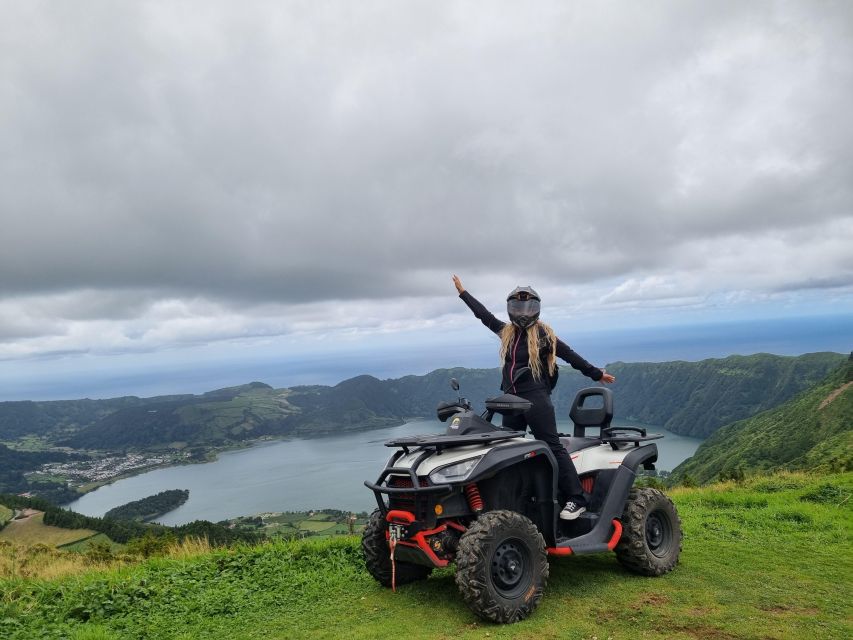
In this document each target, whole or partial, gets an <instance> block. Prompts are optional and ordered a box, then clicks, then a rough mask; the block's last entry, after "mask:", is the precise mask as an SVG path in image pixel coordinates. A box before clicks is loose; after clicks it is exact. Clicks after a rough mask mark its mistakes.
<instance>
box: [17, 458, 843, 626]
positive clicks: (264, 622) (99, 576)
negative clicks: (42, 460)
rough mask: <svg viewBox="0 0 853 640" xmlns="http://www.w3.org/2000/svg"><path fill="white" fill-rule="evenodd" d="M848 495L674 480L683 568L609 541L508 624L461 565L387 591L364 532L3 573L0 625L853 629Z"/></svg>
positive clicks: (801, 480) (823, 484)
mask: <svg viewBox="0 0 853 640" xmlns="http://www.w3.org/2000/svg"><path fill="white" fill-rule="evenodd" d="M851 493H853V473H847V474H840V475H833V476H823V477H819V476H815V477H812V476H806V475H790V474H786V475H779V476H774V477H771V478H760V479H757V480H753V481H750V482H747V483H746V484H744V485H742V486H737V485H733V484H731V483H729V484H723V485H713V486H710V487H705V488H701V489H678V490H674V491H673V492H672V496H673V499H674V500H675V502H676V504H677V506H678V509H679V512H680V514H681V517H682V520H683V527H684V533H685V538H684V551H683V553H682V557H681V563H680V565H679V566H678V567H677V568H676V569H675V571H673V572H672V573H670V574H667V575H666V576H663V577H660V578H645V577H640V576H636V575H633V574H630V573H628V572H626V571H625V570H623V569H622V568H621V567H620V565H619V564H618V563H617V562H616V559H615V557H614V555H613V554H603V555H597V556H586V557H569V558H563V559H554V560H552V562H551V578H550V580H549V584H548V588H547V589H546V595H545V598H544V599H543V601H542V604H541V606H540V607H539V609H538V610H537V611H536V612H535V613H534V614H533V616H532V617H531V618H529V619H528V620H525V621H523V622H521V623H518V624H516V625H511V626H498V625H492V624H487V623H483V622H481V621H479V620H478V619H477V618H475V617H474V616H473V614H471V613H470V612H469V611H468V609H467V608H466V607H465V605H464V604H463V602H462V600H461V598H460V597H459V595H458V593H457V590H456V586H455V584H454V579H453V573H452V571H451V570H442V571H437V572H435V574H434V575H433V576H432V577H431V578H430V579H429V580H426V581H424V582H421V583H416V584H412V585H408V586H405V587H402V588H400V589H399V590H398V592H397V593H396V594H395V593H391V592H390V591H389V590H387V589H383V588H382V587H380V586H379V585H378V584H376V583H375V582H374V581H373V580H372V579H371V578H370V577H369V576H368V575H367V573H366V572H365V570H364V568H363V566H362V560H361V553H360V549H359V541H358V538H355V537H338V538H332V539H326V540H308V541H304V542H270V543H267V544H264V545H261V546H258V547H254V548H240V549H234V550H223V551H217V552H214V553H211V554H207V555H203V556H198V557H194V558H190V559H184V560H173V559H155V560H150V561H147V562H145V563H142V564H139V565H135V566H130V567H126V568H124V569H120V570H117V571H111V572H106V573H97V572H95V573H88V574H83V575H79V576H76V577H73V578H65V579H58V580H55V581H34V580H24V579H13V580H6V581H0V637H4V638H7V637H8V638H10V640H11V639H13V638H14V639H17V638H32V637H40V638H41V637H44V638H62V637H69V638H78V639H82V638H101V639H104V640H106V639H118V638H121V639H125V638H130V639H133V638H146V639H147V638H176V639H177V638H182V639H190V638H202V637H203V638H223V639H224V638H229V639H231V638H234V639H249V638H252V639H254V638H264V639H273V638H281V639H285V638H287V639H291V638H329V639H332V638H340V637H341V636H346V637H347V638H352V639H353V640H357V639H365V640H367V639H371V640H372V639H374V638H400V637H402V636H404V637H406V638H411V639H414V640H416V639H420V638H424V639H426V638H429V639H434V638H439V639H441V638H448V639H449V638H454V639H455V638H462V639H473V638H478V639H479V638H486V637H488V638H496V639H498V638H505V639H509V638H513V639H516V638H518V639H530V640H533V639H536V640H539V639H543V638H553V639H558V638H559V639H566V640H591V639H592V638H599V639H600V640H604V639H605V638H612V639H613V640H618V639H622V638H625V639H634V638H643V639H667V640H671V639H672V640H686V639H696V638H709V639H712V640H726V639H741V638H742V639H748V638H756V639H759V638H760V639H763V640H771V639H776V640H782V639H787V638H797V639H800V638H803V639H811V638H814V639H821V640H823V639H839V640H840V639H842V638H844V639H846V638H849V637H853V623H851V619H853V607H851V602H853V593H851V581H850V578H851V576H853V545H851V524H852V523H853V506H851V499H850V495H851Z"/></svg>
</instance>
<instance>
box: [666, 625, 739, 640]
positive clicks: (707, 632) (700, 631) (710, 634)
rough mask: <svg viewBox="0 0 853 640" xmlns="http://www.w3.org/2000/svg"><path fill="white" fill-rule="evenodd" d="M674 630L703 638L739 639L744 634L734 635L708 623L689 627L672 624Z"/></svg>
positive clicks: (715, 639)
mask: <svg viewBox="0 0 853 640" xmlns="http://www.w3.org/2000/svg"><path fill="white" fill-rule="evenodd" d="M668 628H669V629H672V630H673V631H679V632H681V633H683V634H685V635H688V636H690V637H691V638H701V639H702V640H738V638H741V637H742V636H733V635H732V634H730V633H728V632H727V631H723V630H722V629H717V628H716V627H709V626H707V625H702V624H700V625H696V626H695V627H687V626H683V625H682V626H671V627H668Z"/></svg>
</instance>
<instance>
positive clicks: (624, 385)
mask: <svg viewBox="0 0 853 640" xmlns="http://www.w3.org/2000/svg"><path fill="white" fill-rule="evenodd" d="M844 360H845V356H843V355H841V354H837V353H810V354H806V355H803V356H799V357H790V356H775V355H771V354H767V353H759V354H755V355H751V356H729V357H728V358H712V359H709V360H702V361H701V362H660V363H630V364H626V363H621V362H620V363H616V364H612V365H609V366H608V371H609V372H610V373H612V374H613V375H615V376H616V379H617V382H616V385H614V387H613V389H614V392H616V393H617V394H618V395H617V414H618V415H619V416H620V417H623V418H627V419H630V420H637V421H639V422H644V423H647V424H660V425H663V426H664V427H665V428H666V429H669V430H670V431H673V432H675V433H680V434H682V435H688V436H695V437H698V438H707V437H708V436H709V435H711V434H712V433H714V431H716V430H717V429H718V428H720V427H721V426H723V425H726V424H729V423H732V422H735V421H736V420H742V419H744V418H748V417H749V416H752V415H755V414H756V413H759V412H761V411H764V410H766V409H770V408H771V407H775V406H777V405H779V404H781V403H783V402H785V401H786V400H788V399H789V398H792V397H793V396H795V395H796V394H797V393H799V392H801V391H803V390H805V389H808V388H809V387H811V386H812V385H814V384H816V383H817V382H819V381H820V380H822V379H823V378H824V377H825V376H826V375H827V374H828V373H829V372H830V371H832V370H833V369H834V368H836V367H838V366H839V365H840V364H841V363H842V362H844Z"/></svg>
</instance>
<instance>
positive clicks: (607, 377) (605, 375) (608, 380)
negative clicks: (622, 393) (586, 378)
mask: <svg viewBox="0 0 853 640" xmlns="http://www.w3.org/2000/svg"><path fill="white" fill-rule="evenodd" d="M601 373H602V376H601V380H599V382H606V383H607V384H613V383H614V382H616V376H611V375H610V374H609V373H607V371H605V370H604V369H602V370H601Z"/></svg>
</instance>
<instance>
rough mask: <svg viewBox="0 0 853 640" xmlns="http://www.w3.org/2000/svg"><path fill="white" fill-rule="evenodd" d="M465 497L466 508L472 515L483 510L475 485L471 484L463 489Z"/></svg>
mask: <svg viewBox="0 0 853 640" xmlns="http://www.w3.org/2000/svg"><path fill="white" fill-rule="evenodd" d="M465 496H466V497H467V498H468V506H469V507H471V511H473V512H474V513H480V512H481V511H482V510H483V498H482V497H481V496H480V490H479V489H478V488H477V485H476V484H475V483H473V482H472V483H471V484H469V485H467V486H466V487H465Z"/></svg>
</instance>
